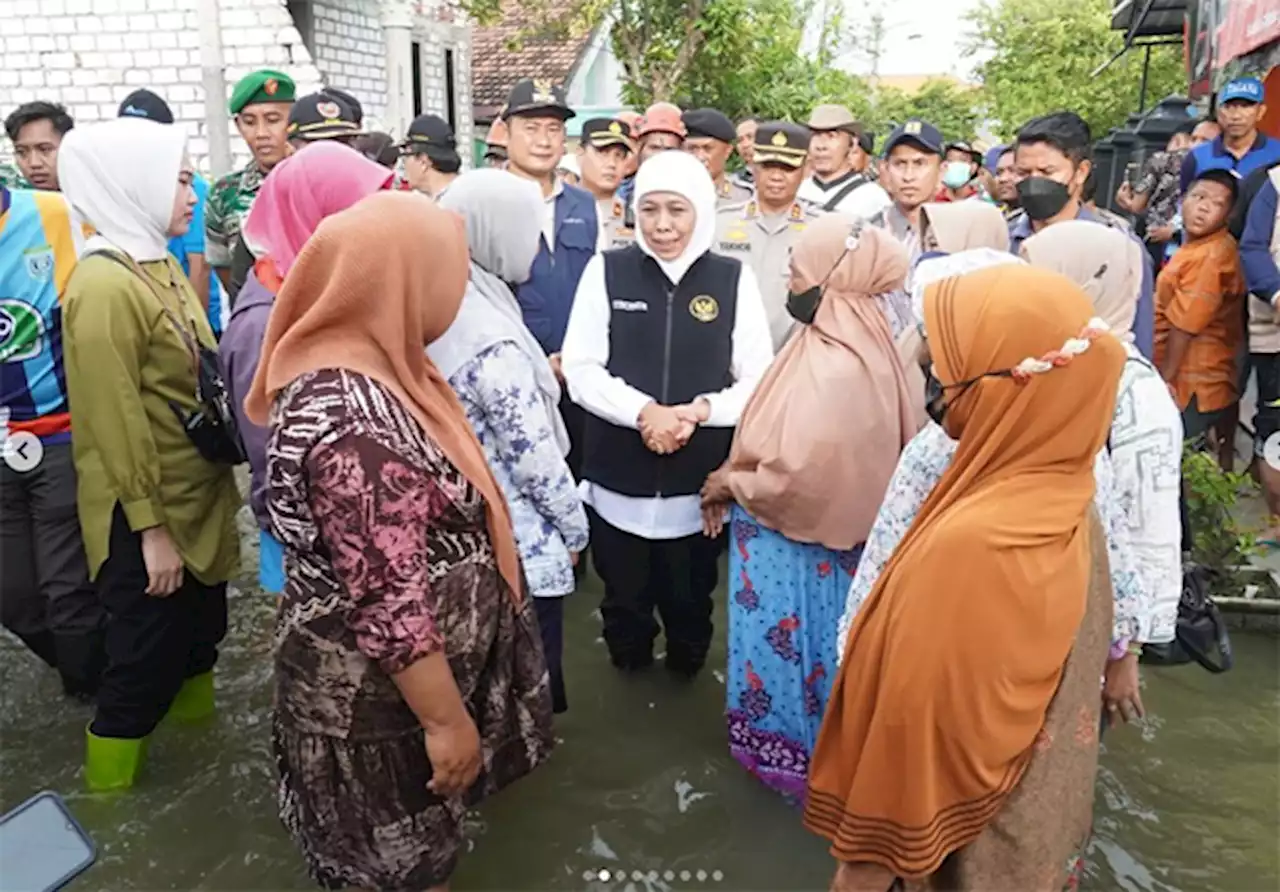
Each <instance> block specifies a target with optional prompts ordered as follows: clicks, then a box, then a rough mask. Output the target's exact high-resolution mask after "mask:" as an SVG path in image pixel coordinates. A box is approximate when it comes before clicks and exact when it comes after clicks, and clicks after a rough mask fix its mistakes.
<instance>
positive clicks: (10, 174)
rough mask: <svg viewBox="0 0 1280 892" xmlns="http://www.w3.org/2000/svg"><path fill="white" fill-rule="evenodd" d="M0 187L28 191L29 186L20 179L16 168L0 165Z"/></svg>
mask: <svg viewBox="0 0 1280 892" xmlns="http://www.w3.org/2000/svg"><path fill="white" fill-rule="evenodd" d="M0 186H4V187H5V188H6V189H30V188H31V184H30V183H28V182H27V181H26V180H25V179H23V178H22V174H21V173H20V172H19V171H18V168H16V167H13V166H12V165H9V164H0Z"/></svg>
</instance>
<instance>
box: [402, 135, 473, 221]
mask: <svg viewBox="0 0 1280 892" xmlns="http://www.w3.org/2000/svg"><path fill="white" fill-rule="evenodd" d="M400 152H401V154H402V155H403V157H404V176H405V179H406V180H408V182H409V186H410V188H413V189H417V190H418V191H419V192H425V193H426V194H427V195H430V196H431V197H432V198H434V199H435V200H436V201H439V200H440V196H441V195H444V191H445V190H446V189H448V188H449V185H450V184H451V183H452V182H453V181H454V180H456V179H457V178H458V171H459V170H461V169H462V158H461V157H460V156H459V155H458V140H457V138H456V137H455V136H454V135H453V128H452V127H450V126H449V122H448V121H446V120H445V119H444V118H442V117H440V116H439V115H418V116H417V117H416V118H414V119H413V123H412V124H410V125H409V132H408V133H406V134H405V138H404V141H403V142H402V143H400Z"/></svg>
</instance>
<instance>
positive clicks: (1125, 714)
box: [1102, 654, 1144, 728]
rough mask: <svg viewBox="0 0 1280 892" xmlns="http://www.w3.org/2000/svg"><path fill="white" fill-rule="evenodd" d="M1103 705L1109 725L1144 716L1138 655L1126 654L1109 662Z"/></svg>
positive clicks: (1112, 725) (1103, 689) (1103, 688)
mask: <svg viewBox="0 0 1280 892" xmlns="http://www.w3.org/2000/svg"><path fill="white" fill-rule="evenodd" d="M1102 707H1103V710H1104V712H1105V714H1106V717H1107V727H1108V728H1111V727H1114V726H1115V724H1116V722H1118V721H1120V720H1124V721H1125V722H1132V721H1133V720H1134V719H1140V718H1142V716H1143V714H1144V713H1143V709H1142V692H1141V688H1140V686H1139V684H1138V655H1137V654H1125V655H1124V656H1123V657H1121V658H1120V659H1118V660H1113V661H1111V662H1109V663H1107V669H1106V674H1105V681H1104V682H1103V684H1102Z"/></svg>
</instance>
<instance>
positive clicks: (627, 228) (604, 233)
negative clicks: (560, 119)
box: [578, 118, 636, 251]
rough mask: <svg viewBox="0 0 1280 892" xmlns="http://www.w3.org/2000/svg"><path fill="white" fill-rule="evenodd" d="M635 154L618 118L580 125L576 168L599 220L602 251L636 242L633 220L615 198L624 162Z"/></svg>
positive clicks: (627, 132)
mask: <svg viewBox="0 0 1280 892" xmlns="http://www.w3.org/2000/svg"><path fill="white" fill-rule="evenodd" d="M633 154H635V147H634V145H633V144H632V142H631V128H630V127H628V126H627V125H626V124H625V123H623V122H622V121H620V120H618V119H617V118H592V119H591V120H590V121H587V122H586V123H585V124H583V125H582V140H581V142H580V143H579V145H578V167H579V169H581V171H582V183H581V185H582V188H584V189H586V190H587V191H588V192H590V193H591V194H592V196H594V197H595V200H596V215H597V216H598V217H599V218H600V241H599V244H598V245H597V247H598V249H599V250H601V251H606V250H608V249H610V248H621V247H624V246H626V245H629V244H631V243H633V242H634V241H635V240H636V237H635V227H634V223H635V221H634V220H630V219H628V218H629V217H630V215H629V214H628V213H627V209H626V207H625V205H624V204H623V201H622V199H620V198H619V197H618V186H619V185H620V184H621V183H622V176H623V172H624V170H625V168H626V164H627V159H628V158H630V157H631V156H632V155H633Z"/></svg>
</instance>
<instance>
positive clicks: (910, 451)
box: [837, 423, 1147, 655]
mask: <svg viewBox="0 0 1280 892" xmlns="http://www.w3.org/2000/svg"><path fill="white" fill-rule="evenodd" d="M955 450H956V441H955V440H952V439H951V438H950V437H948V436H947V433H946V431H944V430H943V429H942V428H941V427H939V426H938V425H936V424H933V423H929V424H927V425H926V426H925V427H924V429H923V430H921V431H920V433H918V434H916V435H915V437H913V438H912V440H911V442H910V443H908V444H907V446H906V448H905V449H904V450H903V451H902V456H901V457H900V458H899V459H898V467H897V469H896V470H895V471H894V472H893V478H892V479H891V480H890V481H889V488H888V491H887V492H886V493H885V497H884V502H883V503H882V504H881V505H880V512H879V513H878V514H877V515H876V520H875V524H874V525H873V526H872V528H871V532H870V534H869V535H868V536H867V544H866V546H865V548H864V549H863V552H862V560H861V562H860V563H859V564H858V571H857V573H855V574H854V577H853V583H852V585H850V586H849V595H848V598H847V599H846V601H845V608H844V615H843V616H841V617H840V627H839V639H838V644H837V647H838V648H839V649H838V650H837V653H840V654H842V655H843V653H844V645H845V640H846V639H847V638H848V637H849V628H850V627H851V626H852V625H853V620H854V617H855V616H857V613H858V610H859V608H861V607H862V602H863V601H865V600H866V598H867V595H869V594H871V589H872V587H873V586H874V585H875V583H876V580H877V579H879V578H880V574H881V573H882V572H883V571H884V568H885V565H886V564H888V563H889V558H890V557H892V556H893V552H894V550H895V549H896V548H897V547H898V543H899V542H901V541H902V537H903V536H904V535H906V532H907V529H908V528H909V527H910V526H911V523H912V521H914V520H915V518H916V514H917V513H918V512H919V511H920V506H921V505H923V504H924V500H925V499H926V498H928V496H929V493H930V492H932V491H933V488H934V486H936V485H937V483H938V480H939V479H940V478H941V477H942V474H943V472H944V471H946V469H947V466H948V465H950V464H951V459H952V457H953V456H954V455H955ZM1094 476H1095V478H1096V482H1097V491H1096V493H1095V495H1094V504H1095V506H1096V507H1097V509H1098V515H1099V517H1100V518H1101V520H1102V525H1103V528H1104V529H1105V530H1106V531H1107V557H1108V558H1109V560H1110V563H1111V586H1112V589H1113V590H1114V594H1115V617H1114V624H1113V629H1112V643H1113V644H1115V643H1116V642H1119V641H1130V640H1132V639H1133V638H1135V637H1136V636H1137V632H1138V628H1139V618H1140V616H1141V615H1142V614H1143V613H1144V612H1145V611H1146V610H1147V603H1146V601H1147V598H1146V596H1145V594H1144V590H1143V586H1142V584H1141V581H1140V579H1139V577H1138V573H1137V566H1136V559H1135V558H1134V555H1133V551H1132V548H1131V546H1130V542H1129V536H1128V528H1127V527H1126V525H1125V523H1124V519H1123V514H1122V512H1121V510H1120V505H1119V502H1118V499H1117V498H1116V495H1115V479H1114V476H1113V474H1112V469H1111V460H1110V457H1109V456H1108V455H1107V453H1106V451H1105V450H1104V451H1102V452H1100V453H1098V458H1097V461H1096V462H1095V463H1094Z"/></svg>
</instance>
